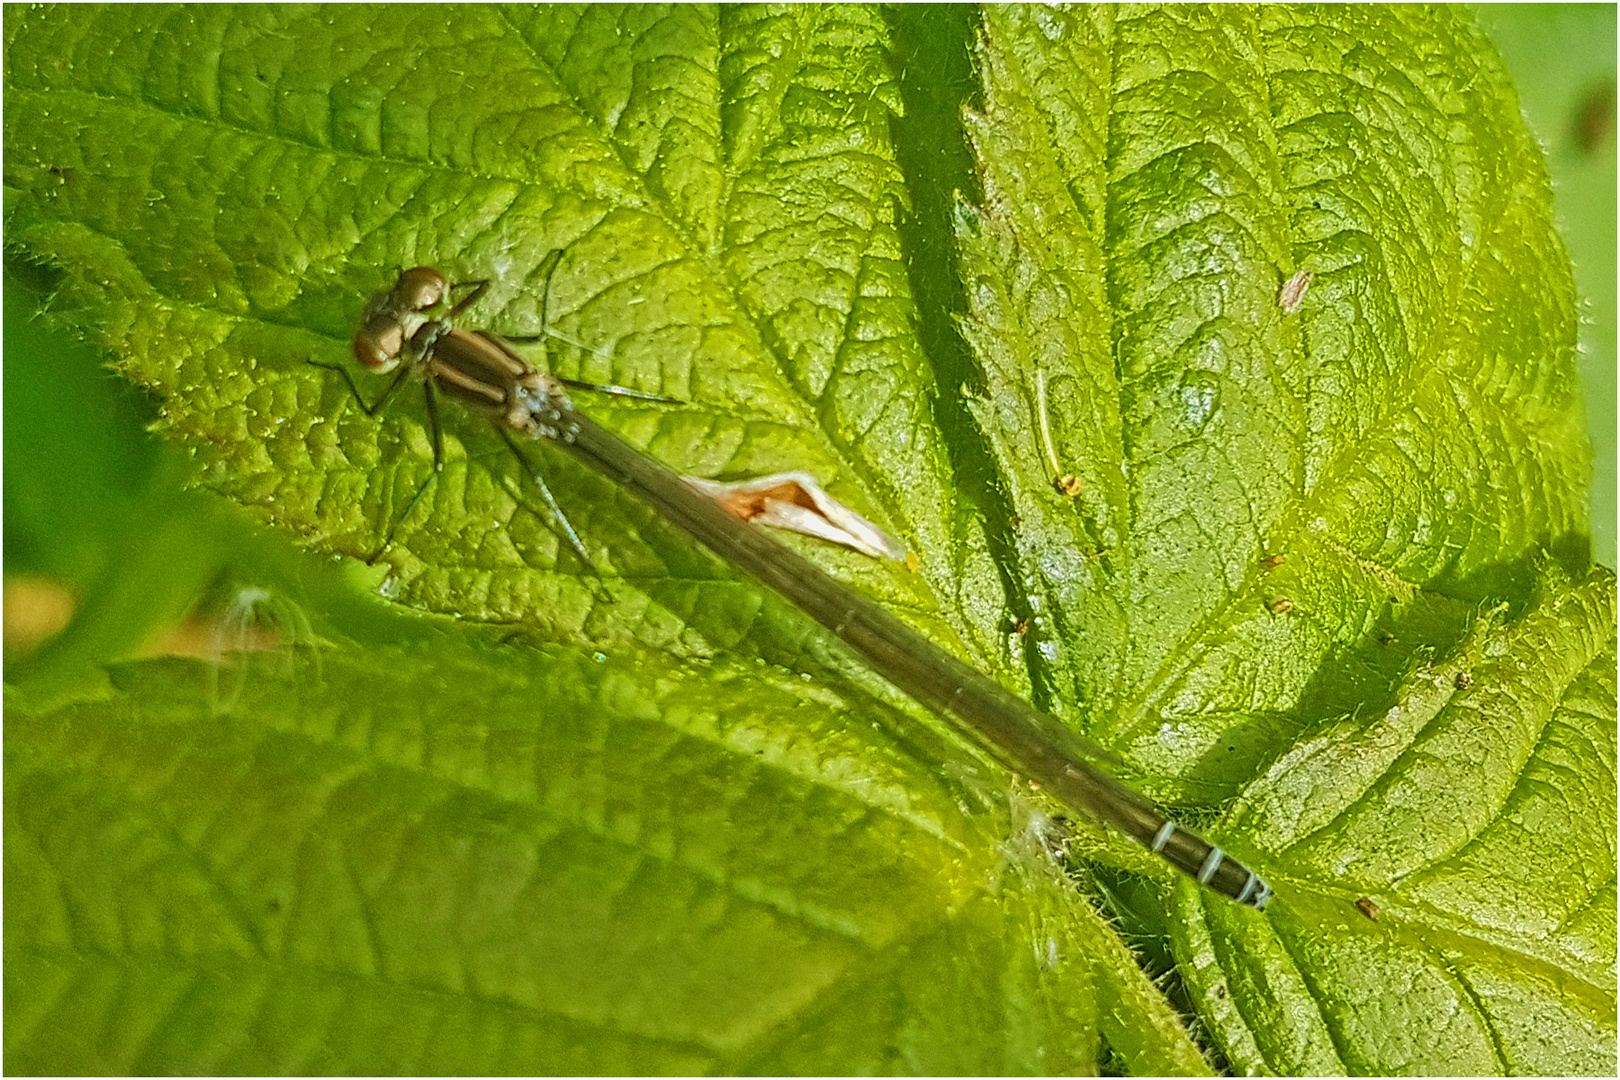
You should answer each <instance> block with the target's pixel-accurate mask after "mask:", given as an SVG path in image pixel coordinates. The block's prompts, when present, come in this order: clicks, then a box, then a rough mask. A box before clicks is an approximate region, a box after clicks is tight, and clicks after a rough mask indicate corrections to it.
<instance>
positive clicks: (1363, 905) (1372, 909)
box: [1356, 896, 1379, 922]
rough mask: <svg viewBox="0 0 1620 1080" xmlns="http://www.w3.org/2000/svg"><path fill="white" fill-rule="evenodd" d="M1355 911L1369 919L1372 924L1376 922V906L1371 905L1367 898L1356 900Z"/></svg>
mask: <svg viewBox="0 0 1620 1080" xmlns="http://www.w3.org/2000/svg"><path fill="white" fill-rule="evenodd" d="M1356 910H1357V911H1359V912H1361V913H1362V914H1363V915H1365V916H1367V918H1369V919H1371V920H1372V921H1373V922H1377V921H1378V910H1379V909H1378V905H1377V904H1375V903H1373V902H1372V900H1370V899H1368V898H1367V897H1365V896H1362V897H1358V898H1357V899H1356Z"/></svg>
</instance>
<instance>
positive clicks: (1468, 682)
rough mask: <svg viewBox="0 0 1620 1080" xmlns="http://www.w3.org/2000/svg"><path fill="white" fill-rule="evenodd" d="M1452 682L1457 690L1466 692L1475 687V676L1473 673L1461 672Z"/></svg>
mask: <svg viewBox="0 0 1620 1080" xmlns="http://www.w3.org/2000/svg"><path fill="white" fill-rule="evenodd" d="M1452 682H1453V684H1454V685H1455V686H1456V687H1457V689H1459V690H1466V689H1468V688H1469V687H1470V686H1473V685H1474V674H1473V672H1471V671H1459V672H1457V677H1456V678H1455V679H1453V680H1452Z"/></svg>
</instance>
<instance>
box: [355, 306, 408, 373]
mask: <svg viewBox="0 0 1620 1080" xmlns="http://www.w3.org/2000/svg"><path fill="white" fill-rule="evenodd" d="M404 348H405V326H404V324H403V323H401V322H400V321H399V320H398V319H396V318H393V317H392V316H390V315H387V314H384V313H378V314H377V315H374V316H368V317H367V318H365V319H364V320H362V321H361V323H360V326H359V329H357V330H355V332H354V358H355V359H356V360H358V361H360V362H361V363H362V364H364V365H365V366H366V367H368V368H370V369H371V370H372V371H392V370H393V369H394V367H395V366H396V365H398V364H399V354H400V352H401V351H402V350H403V349H404Z"/></svg>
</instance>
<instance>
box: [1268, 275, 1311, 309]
mask: <svg viewBox="0 0 1620 1080" xmlns="http://www.w3.org/2000/svg"><path fill="white" fill-rule="evenodd" d="M1315 276H1316V275H1315V274H1312V273H1311V272H1310V271H1309V270H1299V271H1296V272H1295V274H1294V276H1293V277H1291V278H1289V279H1288V280H1287V281H1285V282H1284V283H1283V287H1282V292H1281V293H1279V294H1278V295H1277V303H1278V305H1279V306H1280V307H1281V308H1282V309H1283V314H1284V315H1292V314H1293V313H1294V312H1296V311H1298V310H1299V306H1300V305H1301V304H1303V303H1304V302H1305V290H1306V289H1309V288H1310V287H1311V279H1312V278H1314V277H1315Z"/></svg>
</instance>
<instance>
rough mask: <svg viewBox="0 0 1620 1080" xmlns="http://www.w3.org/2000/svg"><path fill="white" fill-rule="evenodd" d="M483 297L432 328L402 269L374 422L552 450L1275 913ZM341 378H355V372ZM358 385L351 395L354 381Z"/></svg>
mask: <svg viewBox="0 0 1620 1080" xmlns="http://www.w3.org/2000/svg"><path fill="white" fill-rule="evenodd" d="M559 254H560V253H556V252H554V253H553V257H554V258H553V259H552V261H551V266H550V267H549V268H548V271H547V274H546V278H547V282H548V285H547V288H548V291H549V280H550V273H551V271H554V270H555V267H556V261H555V257H556V256H558V255H559ZM483 287H484V286H483V284H482V283H479V284H478V285H477V287H476V289H475V290H474V291H473V292H472V293H471V294H470V295H469V296H468V297H466V298H465V299H463V300H461V301H460V302H458V303H456V304H454V305H452V306H451V307H449V309H448V310H447V311H445V312H444V313H443V314H442V315H440V316H437V317H435V316H434V315H433V311H434V309H435V308H438V307H440V305H442V304H444V303H445V302H446V301H447V299H448V297H449V294H450V285H449V283H448V279H446V278H445V276H444V275H443V274H441V273H440V272H439V271H437V270H434V269H432V268H431V267H424V266H419V267H416V268H415V269H411V270H406V271H405V272H404V273H402V274H401V275H400V276H399V280H398V281H397V282H395V284H394V286H393V288H391V289H389V290H388V291H386V292H382V293H378V294H377V295H376V296H375V297H373V298H372V300H371V302H370V303H369V304H367V305H366V309H365V314H364V316H363V317H362V320H361V323H360V327H359V329H358V330H357V331H356V333H355V354H356V356H357V357H358V359H359V360H360V361H361V362H362V363H364V364H365V365H366V366H367V367H369V368H371V369H372V370H374V371H378V372H387V371H391V370H393V369H395V368H399V369H400V370H399V374H398V375H396V376H395V378H394V381H393V383H391V384H390V385H389V387H388V389H387V390H386V391H385V392H384V394H383V397H382V399H381V400H379V401H378V402H377V404H376V405H374V406H371V407H369V408H368V411H369V412H375V411H376V410H377V409H379V408H381V406H382V405H383V404H384V403H385V402H386V401H387V400H388V399H389V398H391V397H392V396H393V395H394V393H395V392H396V391H397V390H398V389H399V387H400V386H402V385H403V384H404V382H405V381H406V380H407V379H409V378H412V377H415V378H420V379H422V380H423V382H424V384H425V388H426V390H427V395H428V401H429V403H430V404H429V420H430V423H431V424H432V425H433V429H434V439H433V444H434V451H435V456H436V460H437V461H442V451H441V450H440V438H439V434H438V414H437V411H436V406H434V405H433V404H432V403H433V401H434V393H435V391H438V392H442V393H444V394H446V395H447V396H449V397H452V398H455V399H457V400H458V401H461V402H462V403H464V404H465V405H467V406H469V407H470V408H472V409H473V410H474V411H475V412H477V413H479V414H481V415H483V416H485V417H487V418H488V419H489V420H490V421H491V422H492V423H493V424H494V425H495V426H496V428H497V429H498V430H499V431H500V433H501V436H502V438H503V439H505V440H506V442H507V444H508V445H509V446H511V448H512V450H513V451H514V452H515V453H517V455H518V457H519V458H520V459H521V460H523V461H525V463H527V458H526V457H524V455H523V453H522V451H521V450H520V449H519V447H518V445H517V443H516V442H515V441H514V440H513V438H512V436H513V435H514V434H521V435H525V436H528V437H530V438H534V439H543V440H547V441H550V442H553V443H556V444H557V445H559V446H561V447H563V448H564V449H566V450H567V451H568V452H569V453H570V454H572V455H573V456H574V457H575V458H577V459H579V460H580V461H581V462H583V463H584V464H585V465H587V466H589V467H590V468H592V469H594V470H595V471H596V472H598V473H600V474H601V475H603V476H605V477H607V478H608V479H609V480H612V481H613V482H614V483H616V484H618V485H620V486H621V487H623V488H625V489H627V490H629V491H631V492H633V493H635V494H636V495H638V496H639V497H640V498H642V499H643V500H644V501H645V502H646V503H647V504H648V505H649V506H651V507H652V508H653V509H654V510H656V511H657V512H658V513H659V514H660V515H662V516H663V517H664V518H666V519H668V520H669V521H671V522H673V523H674V524H676V525H678V526H680V527H681V528H683V529H685V530H686V531H687V532H689V533H690V534H691V535H692V536H693V537H694V538H696V539H697V540H698V541H700V542H701V543H703V544H704V545H705V546H707V547H708V548H709V549H710V550H712V551H713V552H714V553H715V554H716V555H718V556H719V557H720V558H721V559H723V560H725V561H726V562H728V563H730V564H731V565H733V566H735V567H737V568H739V569H741V570H743V571H744V572H746V573H747V574H749V575H750V576H752V577H753V578H755V579H756V580H758V581H759V582H760V583H761V584H763V585H765V586H767V587H769V588H771V589H773V590H774V591H776V592H777V593H778V594H780V595H781V596H783V597H784V598H786V599H787V600H788V601H789V602H791V603H792V604H794V605H795V606H797V607H798V608H799V610H800V611H802V612H804V613H805V614H806V615H808V616H809V617H810V618H812V619H814V620H815V621H816V622H818V623H820V624H821V625H822V626H824V627H826V628H827V629H828V630H830V631H831V632H832V633H833V635H834V636H836V637H837V638H838V639H839V640H841V641H843V642H844V643H845V644H846V645H847V646H849V648H850V649H851V650H852V651H853V652H854V653H855V654H856V655H857V656H858V657H860V659H861V660H863V661H864V662H865V663H866V664H867V665H868V666H869V667H871V668H872V669H873V670H874V671H876V672H877V673H878V674H880V675H882V676H883V677H884V678H885V679H887V680H888V681H889V682H891V683H893V684H894V685H895V686H897V687H899V688H900V689H902V690H904V691H905V692H906V693H908V694H910V695H911V696H912V697H913V698H915V699H916V700H917V701H918V702H920V703H922V704H923V705H925V706H927V707H928V708H929V709H931V710H932V711H934V712H935V713H936V714H938V715H939V716H941V717H943V718H945V719H946V720H948V721H949V722H951V723H952V724H953V725H954V726H955V727H956V728H957V729H958V730H959V731H961V732H962V733H963V734H965V735H966V736H968V737H969V738H970V739H971V740H973V741H974V742H975V743H977V744H978V745H979V746H980V747H982V748H983V749H984V750H986V751H987V752H988V753H990V754H991V756H993V757H995V758H996V759H997V760H999V761H1000V762H1001V763H1002V764H1003V765H1005V766H1006V767H1007V768H1009V769H1011V770H1012V771H1013V772H1015V773H1017V774H1019V775H1021V776H1023V777H1025V778H1026V779H1028V780H1030V781H1033V782H1034V783H1036V784H1038V785H1039V786H1040V787H1042V788H1043V789H1045V790H1046V791H1047V792H1049V793H1050V794H1052V795H1053V796H1054V797H1056V798H1057V799H1058V800H1059V801H1060V802H1062V803H1063V804H1064V805H1066V806H1068V807H1069V808H1071V809H1073V810H1075V811H1078V812H1080V813H1083V814H1086V815H1088V816H1090V817H1092V818H1094V819H1096V820H1098V821H1101V822H1103V823H1104V824H1106V825H1109V826H1112V827H1113V828H1115V829H1117V830H1119V831H1120V832H1122V833H1124V834H1125V835H1126V836H1129V837H1130V838H1132V839H1133V840H1136V841H1137V842H1138V843H1141V844H1142V845H1144V846H1146V847H1147V848H1148V849H1149V850H1151V851H1154V852H1156V853H1158V854H1159V855H1161V856H1162V857H1163V858H1164V859H1166V860H1167V861H1168V862H1170V863H1171V864H1172V865H1174V866H1175V867H1177V868H1178V869H1180V870H1182V871H1184V872H1185V873H1187V874H1190V875H1192V876H1193V877H1194V878H1196V879H1197V880H1198V881H1200V882H1202V883H1203V884H1205V885H1207V886H1209V887H1210V888H1211V889H1213V890H1214V891H1215V892H1217V893H1220V894H1221V895H1223V896H1226V897H1228V898H1230V899H1232V900H1235V901H1237V902H1238V903H1240V904H1247V905H1249V906H1251V907H1255V908H1264V907H1265V906H1266V902H1267V901H1268V900H1269V899H1270V898H1271V887H1270V886H1269V885H1267V884H1266V883H1265V881H1264V880H1263V879H1261V877H1260V876H1259V875H1258V874H1256V873H1254V872H1253V871H1252V870H1250V869H1248V868H1247V867H1245V866H1244V865H1243V864H1242V863H1240V862H1238V861H1237V860H1235V859H1232V858H1230V857H1228V856H1227V855H1226V854H1225V853H1223V852H1222V851H1221V849H1220V848H1218V847H1215V846H1214V845H1213V844H1210V843H1208V842H1207V841H1205V840H1204V839H1203V838H1202V837H1200V836H1198V835H1197V834H1196V833H1193V832H1192V831H1190V830H1188V829H1185V828H1182V827H1181V826H1179V825H1177V824H1176V823H1175V822H1174V821H1172V820H1170V819H1169V818H1168V817H1166V816H1165V815H1164V814H1163V813H1162V812H1160V811H1159V810H1158V809H1157V808H1155V807H1154V806H1153V804H1152V803H1151V802H1149V801H1148V799H1147V798H1146V797H1144V796H1142V795H1141V794H1139V793H1137V792H1136V791H1134V790H1132V789H1131V788H1130V787H1128V786H1126V785H1125V784H1122V783H1120V782H1119V781H1118V780H1115V779H1114V778H1113V777H1111V776H1109V775H1107V774H1106V773H1104V772H1102V771H1101V770H1099V769H1098V768H1097V767H1095V766H1094V765H1092V764H1091V763H1090V760H1088V759H1097V758H1099V757H1102V756H1106V755H1104V754H1103V751H1101V749H1100V748H1098V747H1095V746H1092V745H1091V744H1089V743H1087V742H1086V740H1084V739H1083V738H1081V737H1080V736H1079V735H1077V734H1075V733H1074V732H1072V731H1070V730H1069V729H1068V728H1066V727H1064V726H1063V724H1061V723H1060V722H1059V721H1058V720H1057V719H1055V718H1054V717H1052V716H1050V715H1049V714H1047V713H1045V712H1042V711H1041V710H1039V709H1037V708H1035V707H1034V706H1033V705H1031V704H1030V703H1029V702H1027V701H1024V700H1023V699H1021V698H1019V697H1018V696H1017V695H1015V694H1013V693H1011V692H1009V691H1008V690H1006V689H1004V688H1003V687H1002V686H1001V685H1000V684H998V683H996V682H995V681H994V680H992V679H990V678H988V677H987V676H985V675H983V674H981V673H980V672H978V671H976V670H974V669H973V668H972V667H970V666H968V665H967V664H966V663H964V662H963V661H961V660H959V659H957V658H956V657H954V656H952V655H950V654H949V653H947V652H945V651H944V650H943V649H941V648H940V647H939V646H937V645H935V644H934V643H933V642H931V641H929V640H928V639H927V638H925V637H923V636H922V635H921V634H920V633H918V632H917V631H916V630H913V629H912V628H911V627H910V626H907V625H906V624H905V623H904V622H902V621H901V620H900V619H898V618H896V617H895V616H894V615H892V614H890V613H889V612H888V611H887V610H886V609H884V608H883V607H882V606H880V605H879V604H877V603H875V602H874V601H872V600H869V599H867V598H866V597H863V596H861V595H860V594H859V593H856V592H854V591H853V590H851V589H849V588H847V587H846V586H844V585H841V584H840V583H838V582H837V581H835V580H833V578H831V577H830V576H828V575H827V574H826V573H824V572H823V571H821V570H820V569H818V568H816V567H815V566H814V565H812V564H811V563H810V562H809V561H807V560H806V559H804V558H802V557H800V556H799V555H798V554H796V553H794V552H793V551H790V550H789V549H788V548H787V547H786V546H784V545H783V544H781V543H780V542H778V541H777V540H775V539H774V538H772V537H771V536H770V535H769V534H767V533H766V532H765V531H764V530H762V529H760V528H758V527H756V526H754V525H750V524H747V523H746V522H745V521H743V520H740V519H739V518H738V517H737V516H735V515H734V514H733V513H731V512H729V511H728V510H727V509H725V508H724V507H723V506H722V505H720V503H719V502H717V501H716V500H715V499H714V498H712V497H710V496H708V495H705V494H702V493H700V492H698V491H697V490H695V489H694V488H693V487H692V486H691V485H690V484H688V483H687V482H686V481H685V480H683V479H682V478H681V477H679V476H677V475H676V474H675V473H673V472H671V471H670V470H669V469H666V468H665V467H664V466H662V465H660V464H659V463H658V462H656V461H654V460H653V459H652V458H650V457H648V456H647V455H646V454H644V453H642V452H641V451H639V450H637V449H635V448H634V447H632V446H630V445H629V444H628V443H626V442H624V441H623V440H621V439H620V438H619V437H618V436H616V435H614V434H612V433H611V432H609V431H608V430H607V429H605V428H603V427H601V426H600V425H598V424H597V423H595V422H594V421H593V420H591V419H590V418H589V417H588V416H585V415H584V414H582V413H580V412H579V411H578V410H576V409H575V407H574V403H573V401H572V400H571V399H570V398H569V396H568V394H567V391H566V389H565V387H564V383H563V382H562V381H561V380H560V379H558V378H556V377H554V376H552V375H550V374H549V373H547V372H545V371H542V370H541V369H540V368H538V367H536V366H535V365H533V364H531V363H529V362H528V361H527V360H524V359H523V358H522V357H520V356H518V355H517V354H516V353H515V352H513V351H512V349H511V348H509V347H508V345H507V344H506V342H505V341H503V340H502V339H501V338H498V337H496V336H495V335H493V334H490V333H486V332H483V331H467V330H462V329H459V328H457V327H456V326H454V325H453V323H452V321H451V320H452V319H454V318H455V317H456V316H458V315H460V314H461V313H462V312H463V311H464V310H466V308H467V307H468V306H469V305H470V304H471V303H472V301H473V300H474V299H476V298H477V296H478V295H479V294H480V293H481V292H482V291H483ZM344 374H345V377H346V378H347V372H345V373H344ZM350 386H351V388H353V380H352V379H351V380H350ZM357 396H358V394H357ZM527 471H528V472H529V473H530V475H531V476H533V478H534V479H535V481H536V484H537V487H538V488H539V490H540V491H541V492H542V494H543V497H544V498H545V500H546V502H547V505H548V506H549V507H550V509H551V510H552V513H553V514H554V516H555V517H556V518H557V519H558V520H559V521H560V522H561V529H562V531H563V533H564V535H565V537H566V539H567V541H568V543H569V545H570V546H571V547H572V548H573V549H574V550H575V551H576V552H577V553H579V554H580V555H581V557H582V558H584V559H585V562H586V563H587V565H589V563H590V560H589V558H588V557H585V553H584V545H583V544H581V543H580V541H579V537H578V536H577V535H575V533H574V531H573V529H572V528H571V527H569V526H568V525H567V522H566V519H565V518H563V516H562V513H561V510H560V509H559V508H558V507H557V505H556V501H555V500H554V499H553V498H552V497H551V493H550V491H549V490H548V489H547V488H546V487H545V483H544V480H543V479H542V478H541V477H540V475H539V473H538V472H537V471H536V470H534V469H533V468H529V469H528V470H527ZM413 502H414V500H413ZM407 512H408V511H407Z"/></svg>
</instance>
